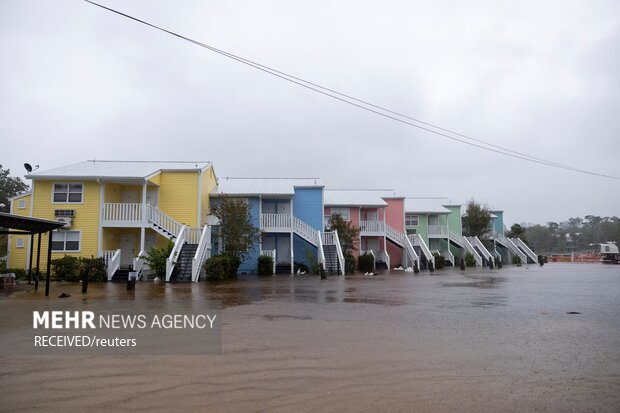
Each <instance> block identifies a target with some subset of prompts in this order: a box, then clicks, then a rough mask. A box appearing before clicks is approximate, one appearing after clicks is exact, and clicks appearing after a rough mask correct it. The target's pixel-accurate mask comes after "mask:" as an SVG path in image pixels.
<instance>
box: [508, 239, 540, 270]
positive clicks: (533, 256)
mask: <svg viewBox="0 0 620 413" xmlns="http://www.w3.org/2000/svg"><path fill="white" fill-rule="evenodd" d="M512 242H514V243H515V245H516V246H517V247H521V249H522V250H523V252H524V253H526V254H527V255H528V256H529V257H530V259H531V260H532V261H534V262H535V263H536V262H538V255H536V253H535V252H534V251H532V249H531V248H530V247H528V246H527V244H526V243H525V242H523V240H522V239H521V238H512ZM524 264H526V263H524Z"/></svg>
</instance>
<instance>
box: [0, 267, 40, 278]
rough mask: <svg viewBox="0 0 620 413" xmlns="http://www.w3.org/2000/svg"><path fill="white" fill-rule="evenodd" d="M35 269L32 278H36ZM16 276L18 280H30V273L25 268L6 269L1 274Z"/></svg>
mask: <svg viewBox="0 0 620 413" xmlns="http://www.w3.org/2000/svg"><path fill="white" fill-rule="evenodd" d="M34 271H35V270H34V268H33V269H32V276H33V277H34ZM10 273H13V274H15V279H16V280H27V279H28V271H27V270H25V269H23V268H4V269H3V270H0V274H10Z"/></svg>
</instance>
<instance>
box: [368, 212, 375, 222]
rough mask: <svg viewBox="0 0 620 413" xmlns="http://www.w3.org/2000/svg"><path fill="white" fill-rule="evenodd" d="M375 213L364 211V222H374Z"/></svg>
mask: <svg viewBox="0 0 620 413" xmlns="http://www.w3.org/2000/svg"><path fill="white" fill-rule="evenodd" d="M376 220H377V211H366V221H376Z"/></svg>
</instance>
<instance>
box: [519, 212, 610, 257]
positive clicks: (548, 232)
mask: <svg viewBox="0 0 620 413" xmlns="http://www.w3.org/2000/svg"><path fill="white" fill-rule="evenodd" d="M523 229H524V236H525V238H526V239H527V243H528V244H529V245H530V247H532V249H533V250H534V251H536V252H537V253H539V254H549V253H570V252H585V251H591V250H593V249H595V250H596V251H597V252H598V251H599V249H598V247H597V246H592V245H590V244H596V243H599V242H608V241H615V242H616V243H620V218H618V217H615V216H614V217H598V216H594V215H586V216H585V217H583V218H569V219H568V220H567V221H564V222H560V223H557V222H548V223H547V225H531V224H529V225H524V226H523Z"/></svg>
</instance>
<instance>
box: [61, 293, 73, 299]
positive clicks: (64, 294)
mask: <svg viewBox="0 0 620 413" xmlns="http://www.w3.org/2000/svg"><path fill="white" fill-rule="evenodd" d="M67 297H71V294H67V293H62V294H60V295H59V296H58V298H67Z"/></svg>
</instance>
